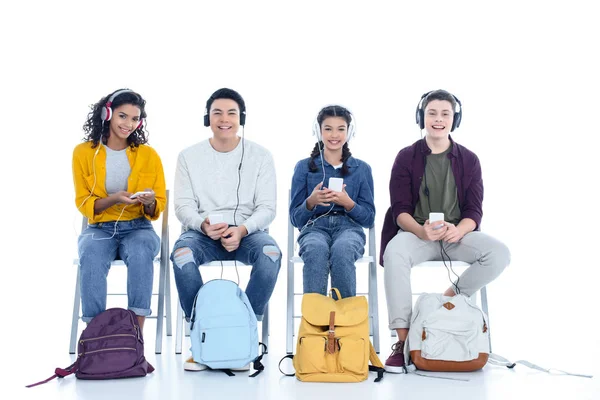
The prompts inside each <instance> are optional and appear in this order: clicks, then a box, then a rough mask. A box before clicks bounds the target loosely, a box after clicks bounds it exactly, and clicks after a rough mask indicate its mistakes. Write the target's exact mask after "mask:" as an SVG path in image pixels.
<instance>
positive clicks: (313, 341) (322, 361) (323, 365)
mask: <svg viewBox="0 0 600 400" xmlns="http://www.w3.org/2000/svg"><path fill="white" fill-rule="evenodd" d="M326 343H327V341H326V339H325V337H323V336H307V337H301V338H300V340H299V341H298V349H297V351H296V356H295V357H294V367H295V368H296V371H297V372H298V373H301V374H311V373H316V372H321V373H324V372H327V360H326V358H325V356H326V351H325V345H326Z"/></svg>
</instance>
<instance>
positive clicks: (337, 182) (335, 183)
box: [327, 177, 344, 192]
mask: <svg viewBox="0 0 600 400" xmlns="http://www.w3.org/2000/svg"><path fill="white" fill-rule="evenodd" d="M327 187H328V188H329V189H331V190H333V191H334V192H341V191H342V190H343V189H344V179H343V178H334V177H331V178H329V185H327Z"/></svg>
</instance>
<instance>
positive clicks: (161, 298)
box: [154, 257, 167, 354]
mask: <svg viewBox="0 0 600 400" xmlns="http://www.w3.org/2000/svg"><path fill="white" fill-rule="evenodd" d="M166 264H167V263H166V262H165V259H164V257H161V260H160V272H159V277H158V313H157V316H156V346H155V348H154V353H156V354H160V353H161V352H162V334H163V324H164V322H165V321H164V318H165V283H166V280H167V277H166V273H167V271H166V270H167V265H166Z"/></svg>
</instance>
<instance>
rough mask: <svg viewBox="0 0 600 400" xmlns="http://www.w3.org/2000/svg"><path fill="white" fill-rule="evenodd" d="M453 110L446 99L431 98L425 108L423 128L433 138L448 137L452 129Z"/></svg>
mask: <svg viewBox="0 0 600 400" xmlns="http://www.w3.org/2000/svg"><path fill="white" fill-rule="evenodd" d="M453 120H454V110H453V109H452V103H450V102H449V101H447V100H432V101H430V102H429V103H428V104H427V107H426V108H425V130H426V131H427V135H428V136H430V137H431V138H434V139H442V138H445V137H448V134H449V133H450V130H451V129H452V122H453Z"/></svg>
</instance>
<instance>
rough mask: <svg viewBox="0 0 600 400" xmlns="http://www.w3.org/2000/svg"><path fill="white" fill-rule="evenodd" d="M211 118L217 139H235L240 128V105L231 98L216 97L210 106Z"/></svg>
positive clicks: (211, 125) (211, 127)
mask: <svg viewBox="0 0 600 400" xmlns="http://www.w3.org/2000/svg"><path fill="white" fill-rule="evenodd" d="M209 119H210V129H211V130H212V131H213V134H214V137H215V138H216V139H219V140H228V139H234V138H235V137H236V135H237V132H238V129H239V128H240V107H239V106H238V104H237V103H236V102H235V101H233V100H231V99H216V100H215V101H213V103H212V104H211V106H210V112H209Z"/></svg>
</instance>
